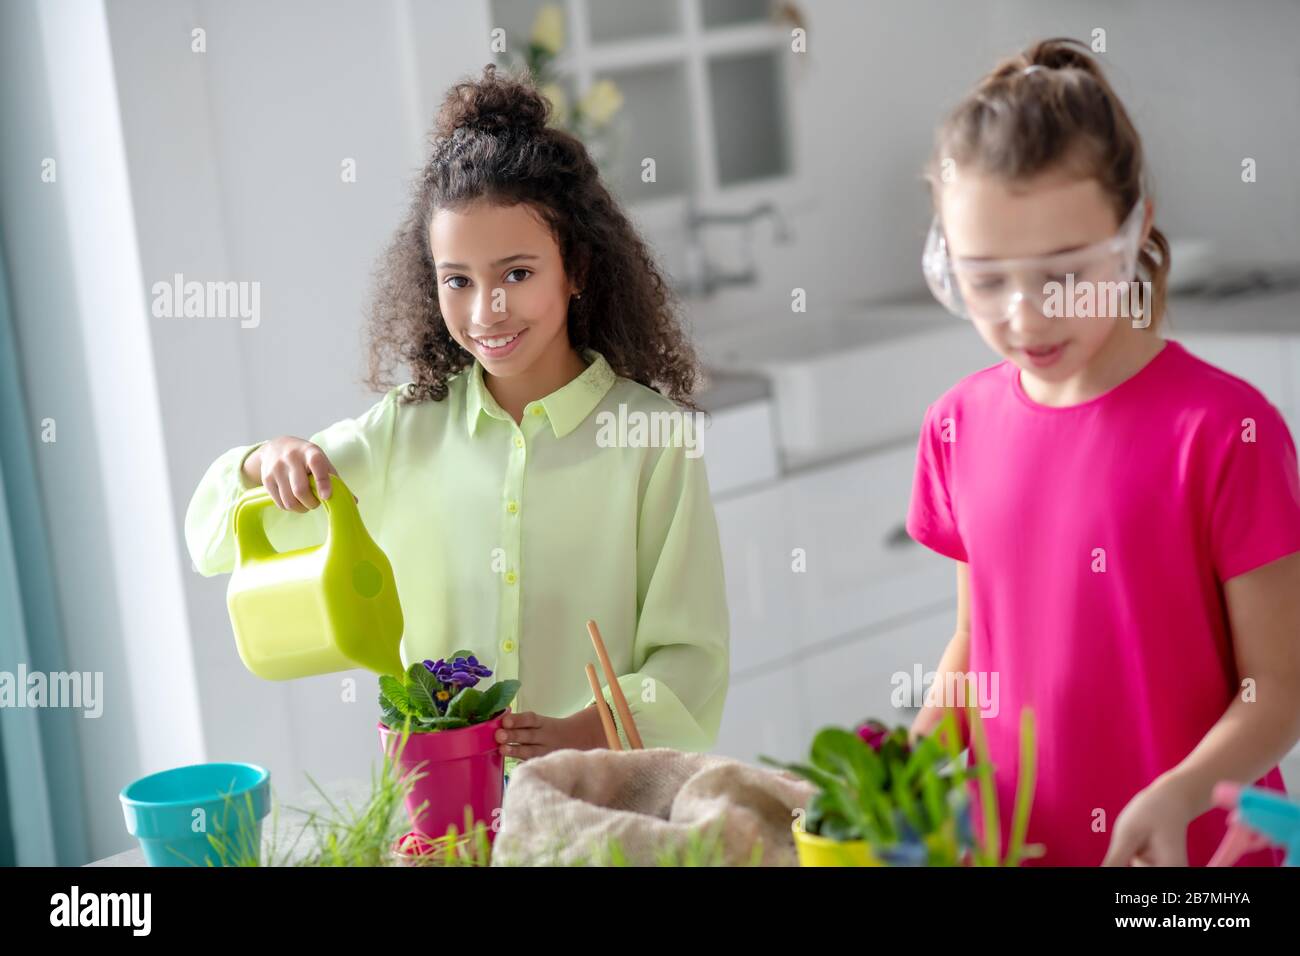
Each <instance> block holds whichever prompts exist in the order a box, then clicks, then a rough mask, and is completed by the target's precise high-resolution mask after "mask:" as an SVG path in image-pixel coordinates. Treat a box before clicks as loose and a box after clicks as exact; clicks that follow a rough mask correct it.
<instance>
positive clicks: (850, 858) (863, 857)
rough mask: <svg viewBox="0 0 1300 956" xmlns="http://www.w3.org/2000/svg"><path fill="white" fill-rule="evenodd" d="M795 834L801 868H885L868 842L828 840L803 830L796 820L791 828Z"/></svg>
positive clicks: (795, 845)
mask: <svg viewBox="0 0 1300 956" xmlns="http://www.w3.org/2000/svg"><path fill="white" fill-rule="evenodd" d="M790 829H791V830H792V831H793V832H794V848H795V850H796V851H797V852H798V854H799V865H800V866H884V865H885V864H884V863H882V862H881V861H880V858H879V857H877V856H876V855H875V854H874V853H872V852H871V844H869V843H867V841H866V840H845V841H840V840H828V839H827V838H826V837H824V836H818V835H817V834H815V833H807V832H805V831H804V829H803V821H802V820H795V821H794V823H793V825H792V826H791V828H790Z"/></svg>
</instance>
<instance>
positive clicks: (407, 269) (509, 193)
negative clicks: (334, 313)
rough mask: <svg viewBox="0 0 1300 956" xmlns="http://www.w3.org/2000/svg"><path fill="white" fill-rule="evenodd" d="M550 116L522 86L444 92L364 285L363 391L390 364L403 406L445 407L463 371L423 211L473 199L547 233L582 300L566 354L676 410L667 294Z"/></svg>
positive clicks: (678, 346)
mask: <svg viewBox="0 0 1300 956" xmlns="http://www.w3.org/2000/svg"><path fill="white" fill-rule="evenodd" d="M550 109H551V105H550V103H549V101H548V100H547V99H546V98H545V97H544V96H543V95H542V94H541V93H540V92H539V91H538V90H537V88H536V87H535V85H534V84H533V82H532V80H531V78H530V77H528V76H516V75H511V74H505V73H499V72H498V71H497V68H496V67H495V66H493V65H491V64H489V65H488V66H486V67H484V69H483V75H482V77H480V78H478V79H472V78H467V79H465V80H463V81H461V82H459V83H457V84H456V85H455V86H453V87H452V88H451V90H450V91H449V92H448V93H447V96H446V98H445V99H444V100H443V103H442V107H441V109H440V110H439V112H438V118H437V122H436V125H435V127H434V129H433V131H432V133H431V134H430V138H431V140H432V150H431V153H430V156H429V160H428V162H427V163H426V164H425V167H424V171H423V175H422V176H421V177H420V180H419V182H418V184H417V185H416V186H415V187H414V189H413V193H412V197H411V206H410V211H409V213H408V214H407V216H406V219H405V220H404V222H403V223H402V225H401V226H400V227H399V228H398V230H397V233H396V235H395V236H394V238H393V241H392V243H391V244H390V246H389V247H388V250H387V253H386V254H385V256H384V258H383V260H382V261H381V263H380V266H379V268H378V269H377V271H376V273H375V293H374V299H373V303H372V306H371V314H370V322H369V332H370V340H371V345H370V369H369V375H368V378H367V383H368V384H369V385H370V387H371V388H374V389H376V390H379V391H386V390H387V389H389V388H391V387H392V386H393V385H394V384H396V383H394V382H392V381H391V378H392V369H393V366H394V365H395V364H396V363H397V362H399V361H400V362H403V363H405V364H406V365H408V366H409V368H410V370H411V375H412V378H411V382H412V384H411V386H410V387H409V388H407V389H406V390H405V391H404V394H403V396H402V400H403V401H407V402H415V401H424V400H426V399H433V400H435V401H441V400H442V399H444V398H446V396H447V380H448V379H449V378H450V377H451V376H452V375H454V374H456V373H457V372H459V371H461V370H462V369H464V368H466V367H467V366H469V365H471V364H473V361H474V359H473V357H472V356H471V355H470V353H468V352H467V351H465V350H464V349H463V348H461V346H460V345H459V344H458V343H457V342H456V340H455V339H453V338H452V337H451V334H450V333H449V332H448V330H447V326H446V323H445V322H444V321H443V316H442V312H441V310H440V309H439V307H438V290H437V277H436V274H435V271H434V265H433V258H432V254H431V251H430V249H429V224H430V221H431V220H432V218H433V213H434V211H435V210H437V209H460V208H464V207H465V206H466V205H468V204H470V203H473V202H475V201H478V200H486V201H488V202H492V203H496V204H499V205H514V204H517V203H526V204H528V205H529V206H530V207H532V208H533V209H534V210H535V211H536V212H537V213H538V214H539V215H540V216H541V217H542V219H543V221H544V222H546V224H547V225H548V227H549V228H550V229H551V232H552V234H553V235H554V236H555V238H556V242H557V244H558V246H559V249H560V254H561V257H562V259H563V261H564V267H565V272H566V273H567V274H568V275H569V277H570V279H572V280H574V281H575V282H576V283H578V284H579V287H580V288H581V289H582V296H581V298H574V299H571V300H570V302H569V316H568V331H569V341H570V343H571V344H572V345H573V347H574V348H575V349H577V350H578V351H579V353H581V351H582V350H583V349H585V348H592V349H595V350H596V351H598V352H600V353H601V354H602V355H604V356H605V358H606V360H607V361H608V362H609V364H610V367H611V368H613V370H614V371H615V372H617V373H618V374H619V375H622V376H624V377H625V378H629V379H632V380H633V381H637V382H640V383H641V384H642V385H645V386H647V387H649V388H652V389H654V390H656V391H658V392H660V393H661V394H663V395H665V396H666V397H668V398H669V399H671V400H673V401H675V402H677V403H679V404H682V405H686V406H688V407H694V406H693V405H692V403H691V400H690V395H691V392H692V391H693V390H694V388H695V384H696V378H697V374H698V368H697V364H696V358H695V352H694V349H693V348H692V346H691V344H690V341H689V340H688V339H687V336H686V334H685V332H684V331H683V329H682V326H681V324H680V322H679V320H678V316H677V309H676V303H675V300H674V297H673V295H672V290H671V289H670V288H669V286H668V284H667V283H666V282H665V281H664V277H663V275H662V274H661V273H660V271H659V267H658V266H657V265H656V263H655V260H654V257H653V256H652V255H651V253H650V250H649V249H648V248H647V246H646V244H645V243H644V242H643V241H642V240H641V237H640V236H638V235H637V233H636V230H635V229H634V228H633V227H632V224H631V222H629V220H628V218H627V216H626V214H625V213H624V212H623V210H622V209H621V208H620V207H619V205H618V203H617V202H616V201H615V200H614V198H613V197H612V196H611V195H610V194H609V191H608V190H607V189H606V188H605V185H604V183H602V182H601V179H600V174H599V172H598V170H597V168H596V164H595V163H594V162H593V161H592V159H591V157H590V156H589V155H588V153H587V149H586V147H585V146H584V145H583V144H582V142H581V141H580V140H578V139H576V138H575V137H573V136H571V135H569V134H568V133H566V132H564V131H563V130H560V129H556V128H554V127H551V126H548V125H547V120H548V118H549V116H550Z"/></svg>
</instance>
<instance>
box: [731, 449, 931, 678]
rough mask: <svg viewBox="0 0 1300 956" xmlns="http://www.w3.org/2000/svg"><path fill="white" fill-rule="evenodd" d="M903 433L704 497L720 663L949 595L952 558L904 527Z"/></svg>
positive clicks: (906, 467) (739, 667)
mask: <svg viewBox="0 0 1300 956" xmlns="http://www.w3.org/2000/svg"><path fill="white" fill-rule="evenodd" d="M914 461H915V450H914V446H913V444H912V443H911V442H908V443H907V444H906V445H904V446H901V447H896V448H893V449H889V450H886V451H882V452H879V453H877V454H869V455H861V456H858V457H856V458H853V459H850V460H848V461H844V462H840V463H837V464H834V465H827V466H823V467H820V468H817V469H813V470H809V471H805V472H800V473H797V474H794V475H791V476H788V477H787V478H785V479H783V480H782V481H779V482H777V483H775V484H773V485H769V486H766V487H763V488H760V489H756V490H753V491H750V492H747V493H744V494H740V495H735V496H731V497H725V498H722V499H721V500H719V501H718V502H717V503H716V511H717V515H718V526H719V533H720V535H721V539H722V553H723V561H724V564H725V568H726V577H727V600H728V604H729V606H730V610H731V650H732V672H733V674H736V675H737V676H740V677H743V676H745V675H747V674H749V673H752V672H753V671H754V670H755V669H756V668H759V667H761V666H763V665H764V664H766V663H767V662H769V661H773V660H777V659H779V658H782V657H787V656H789V655H792V654H794V653H795V652H797V651H799V650H800V649H802V648H806V647H810V646H816V645H818V644H820V643H821V642H824V641H826V640H829V639H831V638H834V637H835V636H837V635H841V634H847V633H854V632H857V631H861V630H862V629H864V628H866V627H869V626H871V625H873V624H877V623H879V622H883V621H888V620H891V619H896V618H899V617H900V616H903V615H906V614H909V613H912V612H914V611H915V610H916V609H917V608H918V607H924V606H926V605H933V604H934V602H936V601H938V600H942V599H944V598H946V597H949V596H951V594H952V590H953V580H954V579H953V570H952V562H951V561H949V560H948V559H946V558H942V557H940V556H938V555H936V554H934V553H933V552H930V551H928V550H927V549H925V548H923V547H921V546H920V545H918V544H916V543H915V542H913V541H912V540H911V539H910V538H908V537H907V535H906V532H905V531H904V528H903V524H904V521H905V519H906V516H907V505H908V500H909V497H910V494H911V485H912V470H913V467H914Z"/></svg>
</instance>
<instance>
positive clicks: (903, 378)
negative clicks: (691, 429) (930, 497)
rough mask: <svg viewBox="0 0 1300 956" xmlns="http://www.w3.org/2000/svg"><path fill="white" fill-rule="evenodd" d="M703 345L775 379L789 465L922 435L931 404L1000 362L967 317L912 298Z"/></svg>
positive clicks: (713, 358) (712, 358)
mask: <svg viewBox="0 0 1300 956" xmlns="http://www.w3.org/2000/svg"><path fill="white" fill-rule="evenodd" d="M704 351H705V354H706V357H707V360H708V362H709V364H711V365H712V366H714V367H717V368H721V369H727V370H734V371H750V372H759V373H761V374H762V375H764V376H766V377H767V378H768V379H769V381H770V382H771V384H772V399H773V403H774V409H775V422H776V431H777V435H776V441H777V447H778V449H779V450H780V452H781V456H782V459H783V462H784V465H785V467H786V468H787V469H789V468H799V467H802V466H805V465H808V464H811V463H813V462H817V461H824V460H826V459H828V458H835V457H838V456H841V455H846V454H851V453H853V452H856V451H860V450H862V449H864V448H870V447H875V446H881V445H890V444H897V443H899V442H903V441H912V440H915V437H916V435H917V433H918V432H919V430H920V426H921V420H922V418H923V416H924V414H925V409H926V406H927V405H929V404H930V403H931V402H932V401H934V400H935V399H936V398H938V397H939V395H940V394H942V393H943V392H944V391H945V390H946V389H948V388H949V387H950V386H952V385H954V384H955V383H956V382H957V381H958V380H959V379H961V378H962V377H963V376H964V375H967V374H969V373H971V372H973V371H976V370H978V369H980V368H985V367H987V366H989V365H994V364H996V363H997V362H998V361H999V359H998V356H997V355H996V354H994V353H993V351H992V350H990V349H989V348H988V346H986V345H985V344H984V342H983V340H982V339H980V337H979V335H978V333H977V332H976V331H975V329H974V328H973V327H972V326H971V325H970V324H969V323H967V322H964V321H962V320H961V319H956V318H953V317H951V316H949V315H948V314H947V313H946V312H944V311H943V310H942V309H941V308H940V307H939V306H938V305H932V304H911V303H908V304H900V305H882V306H875V307H873V308H871V309H869V310H866V311H863V312H861V313H859V314H857V315H853V316H845V317H843V318H837V319H834V320H831V321H821V322H818V321H816V320H811V319H807V318H806V317H804V318H803V319H802V320H797V319H796V320H792V321H786V322H784V323H782V324H781V325H779V326H773V327H771V328H767V329H763V330H761V331H758V332H755V330H754V328H753V327H749V328H746V329H745V330H744V334H743V335H741V334H737V335H735V336H734V337H725V336H724V337H720V338H717V339H714V340H712V341H711V342H709V343H707V344H706V345H705V347H704Z"/></svg>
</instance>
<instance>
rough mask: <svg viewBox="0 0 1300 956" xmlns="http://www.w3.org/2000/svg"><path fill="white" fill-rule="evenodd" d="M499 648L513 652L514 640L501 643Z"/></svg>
mask: <svg viewBox="0 0 1300 956" xmlns="http://www.w3.org/2000/svg"><path fill="white" fill-rule="evenodd" d="M501 650H503V651H505V652H506V653H507V654H513V653H514V652H515V642H514V641H506V642H505V643H504V644H502V645H501Z"/></svg>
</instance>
